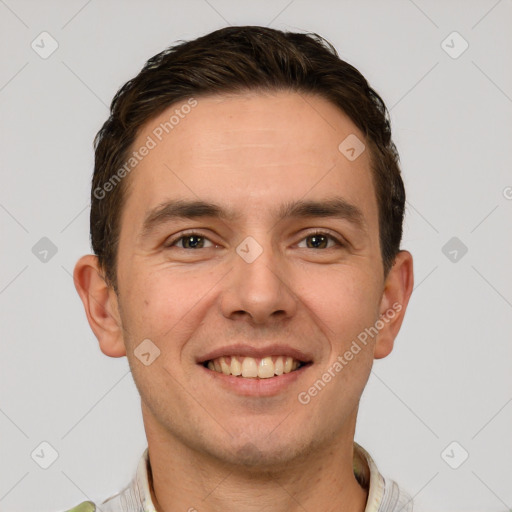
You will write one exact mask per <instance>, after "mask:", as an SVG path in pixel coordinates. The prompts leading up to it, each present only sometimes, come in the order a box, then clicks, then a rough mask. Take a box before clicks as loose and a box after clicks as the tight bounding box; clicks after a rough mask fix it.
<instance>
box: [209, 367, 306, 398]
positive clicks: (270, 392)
mask: <svg viewBox="0 0 512 512" xmlns="http://www.w3.org/2000/svg"><path fill="white" fill-rule="evenodd" d="M199 366H200V368H201V369H202V370H203V371H204V372H206V376H207V377H208V378H210V379H212V381H213V382H217V383H219V385H221V386H223V387H224V388H225V389H227V390H228V391H232V392H235V393H238V394H239V395H242V396H275V395H278V394H279V393H280V392H282V391H283V390H284V389H285V388H287V387H289V386H290V385H291V384H293V383H294V382H296V381H297V379H300V378H301V377H302V376H303V375H304V373H305V372H306V371H307V370H308V368H309V367H310V366H311V364H306V365H304V366H301V367H300V368H298V369H297V370H294V371H293V372H290V373H283V374H282V375H277V376H275V377H270V378H268V379H259V378H247V377H235V376H234V375H225V374H224V373H220V372H216V371H214V370H210V369H209V368H205V367H204V366H203V365H199Z"/></svg>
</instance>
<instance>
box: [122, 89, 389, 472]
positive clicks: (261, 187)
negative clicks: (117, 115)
mask: <svg viewBox="0 0 512 512" xmlns="http://www.w3.org/2000/svg"><path fill="white" fill-rule="evenodd" d="M183 104H185V102H184V103H183ZM176 108H178V109H179V108H180V104H178V105H173V106H172V107H171V108H170V109H168V110H166V111H165V112H163V113H162V114H161V115H159V116H158V117H156V118H155V119H153V120H151V121H150V122H149V123H148V124H147V125H146V126H145V127H143V129H142V130H141V132H140V133H139V135H138V138H137V140H136V142H135V143H134V145H133V148H132V149H134V150H136V149H138V148H139V147H141V146H143V145H144V144H146V142H147V140H148V136H151V137H152V139H153V140H154V141H155V142H156V147H154V148H153V149H151V150H150V151H149V154H148V155H147V156H146V157H144V159H143V160H142V161H141V162H140V163H139V164H138V166H137V167H136V168H135V169H134V170H133V171H132V173H131V174H130V176H129V177H127V178H125V179H127V180H128V183H127V184H128V191H127V195H126V203H125V205H124V207H123V208H124V209H123V212H122V218H121V235H120V241H119V248H118V260H117V261H118V272H117V276H118V285H119V305H120V318H121V322H122V325H123V329H124V343H125V346H126V353H127V357H128V359H129V362H130V366H131V368H132V372H133V376H134V379H135V382H136V384H137V387H138V389H139V392H140V393H141V398H142V402H143V412H144V419H145V422H146V428H148V426H149V428H150V429H152V431H154V432H156V431H158V432H159V433H160V435H164V436H170V438H173V439H175V440H179V441H180V442H181V443H184V444H185V445H187V446H189V447H191V448H193V449H197V450H200V451H202V452H203V453H206V454H209V455H211V456H213V457H215V458H219V459H221V460H224V461H230V462H234V463H242V462H245V463H247V464H255V463H258V461H259V462H261V461H262V460H265V461H266V462H267V463H269V464H277V463H279V462H286V461H289V460H292V459H293V458H294V457H297V456H299V455H301V454H306V453H309V452H310V451H311V450H314V449H318V447H319V446H323V445H327V444H328V443H332V442H333V440H335V439H337V438H340V437H343V436H346V437H347V438H350V436H353V427H354V422H355V417H356V413H357V405H358V401H359V398H360V395H361V393H362V391H363V388H364V386H365V384H366V382H367V379H368V376H369V372H370V369H371V364H372V360H373V357H374V350H375V339H373V340H370V341H369V342H368V343H367V344H366V345H361V350H360V351H359V352H358V353H357V354H356V355H354V357H353V359H352V360H351V361H349V362H348V363H347V364H345V365H344V366H343V369H342V370H341V371H334V372H333V371H332V368H333V365H334V363H335V362H336V360H337V358H338V356H343V354H344V353H345V352H346V351H347V350H349V349H350V347H351V344H352V342H353V341H354V340H356V339H357V336H358V335H359V334H360V333H361V332H362V331H364V329H365V328H368V327H370V326H373V325H374V324H375V322H376V320H377V319H378V318H379V314H381V313H382V310H381V309H382V304H381V298H382V292H383V287H384V276H383V266H382V261H381V253H380V246H379V231H378V209H377V202H376V196H375V191H374V187H373V184H372V175H371V171H370V159H369V154H368V151H367V150H366V151H364V152H363V153H362V154H361V155H360V156H359V157H358V158H356V159H355V160H353V161H350V160H349V159H348V158H347V157H346V156H345V155H344V154H342V153H341V152H340V150H339V149H338V146H339V145H340V143H341V142H342V141H343V140H344V139H345V138H346V137H347V136H349V135H351V134H355V135H356V136H357V137H358V138H359V139H360V140H361V141H364V136H363V135H362V134H361V133H360V131H359V130H358V129H357V128H356V126H355V125H354V124H353V123H352V122H351V121H350V119H349V118H348V117H347V116H346V115H344V114H343V113H342V112H341V111H339V110H338V109H337V108H336V107H334V106H333V105H332V104H331V103H329V102H327V101H326V100H324V99H322V98H319V97H316V96H304V95H299V94H296V93H285V92H279V93H275V94H271V95H262V94H256V93H252V94H244V95H237V96H230V97H227V96H210V97H204V98H202V97H200V98H198V99H197V106H195V107H194V108H191V109H190V113H188V114H187V115H186V116H183V119H180V120H179V123H176V124H175V125H174V127H173V128H172V130H170V131H169V133H168V134H165V132H164V136H163V137H162V140H161V141H158V139H157V137H155V135H154V133H155V132H154V130H155V128H157V127H158V126H159V125H160V123H165V122H167V121H169V118H170V115H171V114H172V113H173V111H174V110H175V109H176ZM187 111H188V109H187ZM349 154H350V153H349ZM178 200H179V201H184V202H185V201H186V202H206V203H211V204H214V205H217V207H218V209H220V210H222V211H225V212H226V213H227V215H226V216H225V217H221V218H219V217H218V216H216V215H214V214H213V213H214V212H212V211H211V210H209V209H207V208H203V209H202V210H201V209H199V210H197V214H194V215H192V214H191V215H190V216H189V217H179V216H173V215H163V216H160V217H158V220H155V216H154V215H153V222H150V223H149V224H148V225H147V226H146V229H143V228H144V223H145V221H146V220H147V219H148V218H150V216H151V214H152V213H154V212H155V211H156V210H158V209H159V208H162V206H163V205H165V203H167V202H172V201H178ZM335 201H338V203H337V204H338V205H340V204H341V203H346V204H348V205H352V208H347V207H342V208H338V209H335V210H336V211H334V212H331V213H329V212H323V213H322V212H321V211H320V210H319V209H318V208H316V209H314V208H313V209H311V208H310V209H309V210H308V209H307V208H302V210H301V209H297V208H295V209H294V206H295V205H296V204H297V203H300V202H314V203H318V205H319V206H325V205H329V206H332V205H333V204H334V202H335ZM357 211H359V216H358V215H356V213H355V212H357ZM283 213H284V214H285V216H284V217H283V216H282V215H281V214H283ZM290 213H291V214H292V215H290ZM231 214H232V215H231ZM315 233H316V236H315ZM191 234H192V236H191ZM146 339H149V340H151V342H152V343H153V344H154V345H156V347H158V349H159V350H160V356H159V357H158V358H156V359H155V360H154V361H153V362H152V363H151V364H150V365H148V366H145V365H144V364H142V362H141V361H140V360H139V359H138V358H137V357H135V355H134V350H135V349H136V348H137V347H138V345H139V344H140V343H141V342H142V341H143V340H146ZM377 339H378V338H377ZM220 356H225V360H224V363H221V361H220V359H217V361H216V362H217V365H221V366H224V365H225V366H224V369H226V368H227V367H229V370H230V371H231V370H232V369H233V368H234V370H233V371H234V372H235V373H237V368H238V367H237V365H236V363H235V366H233V367H232V366H231V363H230V360H231V358H232V357H234V356H236V358H237V360H238V361H239V362H240V363H242V362H243V360H244V356H253V357H254V360H251V359H247V361H246V362H245V373H246V374H247V375H253V373H251V372H254V371H255V370H254V367H255V366H256V367H257V366H258V365H259V364H260V360H261V359H264V358H265V357H267V356H271V357H272V363H274V370H276V368H275V366H277V368H278V369H277V372H279V371H283V372H284V371H285V369H283V370H279V368H280V367H281V363H279V362H278V361H277V360H278V357H279V356H283V359H282V361H283V363H286V357H293V358H294V359H295V360H298V361H300V362H301V363H303V366H301V367H299V368H298V369H297V370H295V371H291V372H289V373H283V374H282V375H280V376H274V377H272V378H255V377H243V376H233V375H225V374H223V373H222V372H217V371H216V370H215V369H213V370H212V369H209V368H208V367H207V365H208V360H211V359H212V358H218V357H220ZM266 362H267V363H269V360H268V359H266ZM214 366H215V364H214ZM210 367H211V365H210ZM263 367H264V368H263ZM292 367H293V366H292ZM269 368H270V371H272V367H271V366H270V364H268V365H267V366H265V362H264V363H263V364H262V371H263V373H262V374H264V372H265V371H266V370H269ZM329 368H331V375H332V374H333V373H334V377H332V378H331V379H330V380H329V382H328V383H326V384H325V386H323V387H322V388H321V390H320V391H319V392H318V393H317V394H316V395H315V396H311V395H310V397H311V400H310V401H309V403H307V404H303V403H301V402H300V401H299V399H298V396H299V394H300V393H303V392H307V391H308V389H310V388H311V386H313V385H314V384H315V381H317V380H318V379H321V378H322V375H323V374H325V372H327V371H328V369H329ZM272 373H274V372H272ZM302 396H304V395H302ZM303 401H304V400H303Z"/></svg>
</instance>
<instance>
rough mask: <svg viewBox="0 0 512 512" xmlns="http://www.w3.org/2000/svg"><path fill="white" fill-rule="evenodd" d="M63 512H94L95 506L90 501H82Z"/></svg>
mask: <svg viewBox="0 0 512 512" xmlns="http://www.w3.org/2000/svg"><path fill="white" fill-rule="evenodd" d="M64 512H96V505H95V504H94V503H93V502H92V501H84V502H82V503H80V504H78V505H77V506H76V507H73V508H70V509H69V510H65V511H64Z"/></svg>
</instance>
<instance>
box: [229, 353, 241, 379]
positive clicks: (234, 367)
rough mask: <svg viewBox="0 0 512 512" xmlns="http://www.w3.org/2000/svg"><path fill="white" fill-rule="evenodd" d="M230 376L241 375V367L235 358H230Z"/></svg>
mask: <svg viewBox="0 0 512 512" xmlns="http://www.w3.org/2000/svg"><path fill="white" fill-rule="evenodd" d="M231 375H235V376H238V375H242V365H241V364H240V361H239V360H238V359H237V358H236V357H232V358H231Z"/></svg>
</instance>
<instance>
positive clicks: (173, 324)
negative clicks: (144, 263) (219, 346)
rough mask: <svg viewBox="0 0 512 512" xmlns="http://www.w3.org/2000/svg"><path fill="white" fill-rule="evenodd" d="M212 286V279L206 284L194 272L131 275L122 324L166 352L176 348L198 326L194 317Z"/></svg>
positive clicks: (198, 319)
mask: <svg viewBox="0 0 512 512" xmlns="http://www.w3.org/2000/svg"><path fill="white" fill-rule="evenodd" d="M210 281H211V282H210ZM214 283H215V279H214V278H213V277H211V279H210V280H209V278H208V275H204V273H199V272H197V271H191V272H184V271H180V272H173V271H170V270H169V271H162V269H156V270H154V271H149V272H146V273H140V274H139V275H138V276H135V275H134V278H133V279H132V281H131V282H130V284H129V286H127V287H125V299H127V300H126V303H127V304H128V307H125V308H123V309H125V311H124V313H125V314H124V317H125V318H124V319H123V322H127V324H126V325H127V327H128V329H129V330H130V332H131V333H134V334H136V336H137V337H138V338H140V337H142V338H141V339H144V338H149V339H151V340H152V341H154V342H155V343H156V344H157V345H159V346H160V345H162V346H165V347H166V348H167V347H176V346H179V340H181V339H186V337H187V335H189V334H190V333H191V332H192V331H193V330H194V329H195V328H196V327H197V324H198V323H199V322H200V318H198V315H201V314H202V309H203V307H204V306H203V304H204V303H205V302H207V301H208V291H209V290H211V288H212V287H213V285H214ZM169 340H175V341H176V343H174V344H173V343H169Z"/></svg>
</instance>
